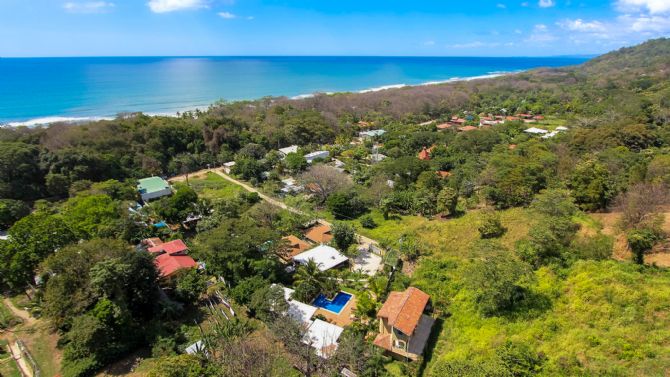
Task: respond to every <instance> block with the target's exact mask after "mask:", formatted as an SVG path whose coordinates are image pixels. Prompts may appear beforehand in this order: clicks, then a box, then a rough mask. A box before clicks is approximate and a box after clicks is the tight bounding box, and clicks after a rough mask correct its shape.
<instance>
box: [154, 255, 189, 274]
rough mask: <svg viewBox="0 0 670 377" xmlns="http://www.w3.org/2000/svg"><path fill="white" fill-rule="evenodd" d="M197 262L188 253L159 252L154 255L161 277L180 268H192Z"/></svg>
mask: <svg viewBox="0 0 670 377" xmlns="http://www.w3.org/2000/svg"><path fill="white" fill-rule="evenodd" d="M197 265H198V264H197V263H196V262H195V260H193V258H191V257H190V256H188V255H171V254H161V255H159V256H157V257H156V267H158V271H159V272H160V275H161V277H169V276H170V275H172V274H174V273H175V272H177V271H179V270H181V269H182V268H193V267H196V266H197Z"/></svg>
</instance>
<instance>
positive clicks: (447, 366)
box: [0, 39, 670, 377]
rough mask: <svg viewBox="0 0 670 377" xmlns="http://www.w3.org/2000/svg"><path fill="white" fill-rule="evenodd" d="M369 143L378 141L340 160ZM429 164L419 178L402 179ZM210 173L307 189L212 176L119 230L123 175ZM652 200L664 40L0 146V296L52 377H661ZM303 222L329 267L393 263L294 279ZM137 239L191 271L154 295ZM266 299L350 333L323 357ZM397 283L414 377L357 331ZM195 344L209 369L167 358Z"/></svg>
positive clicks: (126, 220) (662, 341)
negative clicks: (458, 122)
mask: <svg viewBox="0 0 670 377" xmlns="http://www.w3.org/2000/svg"><path fill="white" fill-rule="evenodd" d="M525 113H529V114H533V115H536V116H538V115H539V116H541V117H539V118H538V120H537V121H536V122H534V123H532V124H531V123H526V122H524V120H523V119H521V118H518V117H512V118H509V119H508V121H506V122H504V123H501V124H496V125H493V126H485V127H477V129H474V130H472V131H464V132H459V131H458V130H457V129H456V127H452V128H448V129H446V130H440V129H438V128H437V127H436V126H437V125H439V124H443V123H445V122H447V121H449V120H450V119H452V117H457V118H459V119H463V120H464V122H465V123H464V124H466V125H474V126H477V125H479V124H480V121H481V120H482V118H485V117H493V116H496V115H497V116H512V115H515V114H525ZM531 126H535V127H542V128H544V129H547V130H549V131H553V130H556V129H557V127H561V128H566V129H567V130H565V131H561V132H558V131H557V132H556V133H555V136H553V137H551V138H542V137H538V136H536V135H533V134H529V133H527V132H524V130H526V129H527V128H528V127H531ZM366 129H383V130H385V131H386V132H385V133H384V134H383V135H379V136H374V137H371V138H363V139H362V140H358V136H359V132H360V131H363V130H366ZM294 144H295V145H297V146H299V149H298V152H297V153H290V154H289V155H288V156H286V158H285V159H282V156H281V155H280V154H279V153H278V152H277V149H279V148H282V147H287V146H289V145H294ZM425 148H430V156H429V158H425V159H420V158H418V155H419V152H420V151H422V150H423V149H425ZM317 150H327V151H329V152H330V156H331V157H334V158H337V159H338V161H341V162H342V165H343V167H342V169H335V168H333V167H332V166H331V165H330V164H329V163H328V161H315V162H314V163H312V164H308V163H307V162H306V160H305V159H304V157H303V155H304V154H306V153H308V152H312V151H317ZM380 154H381V155H383V156H385V158H384V159H379V160H373V159H372V157H371V156H374V155H377V156H378V155H380ZM229 161H234V162H235V166H234V167H233V168H232V172H231V174H232V175H234V176H235V177H237V178H239V179H242V180H244V181H246V182H248V183H249V184H250V185H252V186H254V187H256V188H258V189H259V190H260V191H261V192H263V193H266V194H268V195H271V196H276V197H279V196H280V194H281V191H280V189H281V188H282V182H281V180H282V179H285V178H287V177H289V176H290V177H294V178H295V179H296V181H298V182H300V183H302V184H304V185H305V186H310V187H316V189H313V190H312V191H313V192H312V194H311V195H301V194H299V195H287V196H285V197H283V200H284V202H286V203H287V204H289V205H291V206H293V207H296V208H300V209H301V211H302V212H301V213H300V214H296V213H295V212H291V211H287V210H280V209H277V208H275V207H272V206H271V205H270V204H268V203H265V202H263V201H261V200H260V198H259V196H258V195H256V194H248V193H245V192H243V190H241V189H239V187H237V186H234V185H232V184H230V183H226V182H220V180H217V177H215V176H213V175H212V176H206V177H205V178H203V177H199V178H197V177H194V178H193V179H192V182H189V183H188V184H187V183H186V182H180V183H177V184H175V185H174V186H175V187H174V188H175V193H174V195H172V196H170V197H167V198H163V199H160V200H158V201H155V202H152V204H151V205H149V206H146V207H144V208H143V209H142V210H138V211H135V210H129V208H131V209H132V208H133V207H134V206H135V204H136V201H138V200H139V198H138V194H137V192H136V188H135V187H136V184H137V180H138V179H140V178H143V177H148V176H154V175H155V176H166V177H168V176H175V175H180V174H184V173H189V172H194V171H198V170H200V169H205V168H209V167H219V166H221V165H222V164H223V163H226V162H229ZM440 172H442V174H441V173H440ZM669 188H670V40H668V39H658V40H652V41H648V42H646V43H644V44H642V45H639V46H635V47H630V48H624V49H621V50H618V51H615V52H612V53H609V54H606V55H603V56H600V57H598V58H595V59H593V60H591V61H589V62H587V63H585V64H583V65H580V66H574V67H564V68H556V69H537V70H531V71H528V72H523V73H519V74H512V75H507V76H503V77H498V78H492V79H485V80H473V81H463V82H454V83H449V84H443V85H431V86H421V87H407V88H401V89H392V90H385V91H380V92H373V93H364V94H355V93H338V94H329V95H326V94H320V95H316V96H314V97H311V98H306V99H301V100H290V99H286V98H263V99H259V100H256V101H242V102H234V103H225V102H222V103H217V104H214V105H212V106H211V108H210V109H208V110H207V111H193V112H186V113H184V114H180V115H179V116H178V117H160V116H156V117H152V116H146V115H142V114H123V115H119V117H118V118H117V119H115V120H111V121H99V122H94V123H89V124H84V125H67V124H55V125H51V126H49V127H40V128H25V127H20V128H0V230H5V229H6V230H7V234H8V237H7V239H6V240H2V241H0V256H1V257H2V260H3V263H1V264H0V285H1V286H2V289H3V290H4V291H5V292H6V293H7V294H8V295H9V294H18V293H20V292H23V291H25V290H29V291H30V292H33V294H32V296H31V298H32V301H33V303H32V305H33V314H34V315H36V316H41V317H42V318H43V319H45V320H46V321H48V323H49V324H50V328H51V329H52V330H53V331H54V332H55V333H56V334H58V337H59V341H58V348H59V350H60V351H59V352H62V365H61V367H62V375H63V376H64V377H69V376H88V375H94V374H95V373H96V372H97V371H99V370H101V369H102V368H104V367H105V366H107V365H109V364H110V363H112V362H114V361H116V360H119V359H122V358H123V357H125V356H127V355H129V354H131V353H133V352H136V351H137V350H149V353H150V357H149V358H148V359H149V361H147V363H146V365H144V371H143V372H142V373H144V374H146V375H150V376H210V375H211V376H218V375H225V376H251V375H254V376H259V375H268V376H271V375H294V374H295V375H301V374H302V375H335V374H336V373H337V372H339V371H340V370H341V369H342V368H343V367H346V368H348V369H350V370H353V371H355V372H356V373H357V374H358V375H359V376H417V375H423V376H445V375H454V376H530V375H547V376H554V375H611V376H628V375H631V376H633V375H634V376H640V375H645V376H662V375H664V374H665V373H667V369H668V365H670V318H668V313H669V312H670V272H669V271H668V270H667V269H666V268H665V267H664V266H668V264H667V263H666V264H663V263H655V262H657V261H659V260H663V258H664V257H663V255H664V253H667V252H666V251H665V250H666V249H667V238H668V234H667V231H668V230H670V228H669V227H667V226H666V224H665V215H664V213H665V212H666V210H667V209H666V206H667V205H668V204H669V203H668V199H670V196H669V194H668V189H669ZM194 215H197V216H198V217H202V219H201V220H200V221H199V222H198V224H197V226H196V227H188V226H186V225H181V226H180V224H183V223H184V221H185V220H186V219H187V218H189V217H190V216H191V217H192V216H194ZM316 218H326V219H329V220H333V221H335V224H334V226H333V233H334V240H333V245H334V246H336V247H337V248H338V249H340V250H343V251H346V252H347V253H355V250H354V251H352V250H351V249H352V247H351V245H352V244H353V243H354V238H355V234H354V233H355V232H359V233H360V234H363V235H366V236H368V237H371V238H374V239H377V240H378V241H380V243H381V244H382V245H383V246H384V247H385V248H386V249H388V250H389V254H392V255H394V256H395V257H396V258H397V264H396V261H395V260H393V261H390V262H388V261H386V260H385V262H388V263H387V265H386V266H385V267H384V270H383V271H380V272H379V273H378V274H377V275H376V276H372V277H366V276H365V277H362V276H360V274H358V273H355V272H351V271H340V272H336V273H333V274H330V273H320V272H319V271H318V270H316V269H315V268H314V266H310V265H309V264H308V265H306V266H302V267H300V268H298V271H297V272H296V273H295V274H290V273H288V272H287V271H286V269H285V268H284V267H285V266H284V265H283V264H282V262H281V260H282V257H283V256H284V255H283V253H284V252H285V250H284V249H285V246H286V245H285V244H284V243H283V242H282V241H281V238H282V237H283V236H285V235H288V234H299V233H300V232H303V230H304V228H305V224H307V223H309V222H310V220H314V219H316ZM612 218H615V220H611V219H612ZM150 219H161V220H165V221H166V222H168V223H169V224H176V225H177V226H176V227H173V229H170V228H169V227H168V228H157V227H154V226H152V225H151V224H150V223H151V221H150ZM149 237H161V238H162V239H163V240H171V239H184V240H185V241H186V242H187V244H188V246H189V249H190V250H191V255H193V256H194V257H195V258H196V260H198V261H201V262H204V263H205V265H206V268H205V269H204V271H200V270H197V271H196V270H189V271H184V272H182V273H180V274H178V276H177V277H176V278H175V279H171V280H170V281H169V282H166V281H164V280H162V279H159V277H158V274H159V272H158V271H157V269H156V267H155V266H154V263H152V259H151V256H149V255H148V254H147V253H139V252H137V251H136V250H135V249H134V248H133V247H134V246H135V245H137V244H138V243H139V242H140V241H141V240H143V239H146V238H149ZM659 256H660V257H659ZM665 258H666V259H665V260H666V261H667V256H666V257H665ZM389 259H391V258H389ZM394 266H397V268H395V269H394V268H393V267H394ZM363 278H365V282H362V280H363ZM334 281H338V282H343V283H341V286H339V287H338V286H333V282H334ZM274 284H283V285H286V286H289V285H292V286H293V287H294V288H295V290H296V295H298V296H299V297H302V298H304V299H305V300H307V299H310V300H311V299H313V298H314V297H315V296H316V295H317V294H318V293H319V292H334V291H337V290H338V289H345V288H346V289H349V290H350V291H352V292H355V293H356V294H357V301H358V302H357V308H356V316H357V317H358V318H360V321H359V322H357V323H355V325H352V326H351V327H350V328H347V329H346V331H345V334H344V336H343V338H342V340H341V342H340V343H341V344H340V347H339V348H338V352H337V353H336V355H335V356H333V357H331V358H329V359H328V360H322V359H320V358H318V357H316V356H315V355H313V351H309V349H308V350H305V347H303V346H302V345H301V342H300V337H301V335H300V333H299V332H300V329H298V328H295V327H292V325H291V324H290V323H287V321H284V320H283V319H284V318H283V317H282V316H281V315H280V313H281V312H282V310H279V309H278V308H279V307H280V306H281V305H284V304H285V302H284V301H283V300H282V299H278V297H279V296H281V297H283V296H282V292H281V291H277V289H276V286H275V285H274ZM410 285H411V286H415V287H419V288H420V289H422V290H424V291H425V292H426V293H428V294H429V295H430V296H431V300H432V304H433V313H432V315H433V316H434V317H435V318H437V325H436V327H435V328H434V329H433V337H432V339H431V343H430V346H429V349H428V350H427V352H426V354H425V355H424V358H423V359H422V360H420V361H418V362H414V363H405V362H398V361H393V360H392V359H390V358H388V357H386V356H385V355H383V354H382V353H381V352H380V350H379V349H376V348H374V347H373V346H372V345H371V343H370V334H373V333H374V332H375V331H376V329H377V328H378V325H377V323H376V319H375V313H376V311H377V310H378V309H379V307H380V306H381V304H382V303H383V302H384V299H385V298H386V295H387V294H388V292H389V291H390V290H401V289H404V288H406V287H408V286H410ZM217 290H221V291H223V292H224V294H225V295H226V297H229V298H231V299H232V301H233V306H234V307H235V308H236V310H237V311H238V312H240V313H242V315H241V316H240V317H238V318H237V319H235V320H231V321H219V320H217V319H216V318H211V317H216V316H215V315H213V314H212V313H209V312H208V306H207V305H208V303H207V300H210V299H211V297H213V295H214V293H213V292H215V291H217ZM210 304H211V303H210ZM208 313H209V314H208ZM289 322H290V321H289ZM194 323H198V324H199V325H194ZM0 325H1V326H2V327H4V326H8V324H5V323H3V322H0ZM203 334H207V336H206V337H205V338H206V339H208V341H209V346H210V348H209V350H210V352H209V354H208V355H206V356H207V357H205V356H203V355H199V356H193V355H187V354H184V348H185V346H187V345H188V344H190V343H191V342H192V341H193V340H197V338H198V337H202V335H203ZM372 339H374V336H373V337H372ZM215 350H216V351H215ZM140 371H142V369H141V368H140Z"/></svg>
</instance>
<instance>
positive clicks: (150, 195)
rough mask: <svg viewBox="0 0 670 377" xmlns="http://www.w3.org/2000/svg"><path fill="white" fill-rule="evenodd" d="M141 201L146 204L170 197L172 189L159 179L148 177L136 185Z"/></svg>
mask: <svg viewBox="0 0 670 377" xmlns="http://www.w3.org/2000/svg"><path fill="white" fill-rule="evenodd" d="M137 191H139V193H140V196H141V197H142V200H144V201H145V202H148V201H149V200H152V199H158V198H161V197H163V196H168V195H172V187H170V184H169V183H168V182H167V181H166V180H164V179H163V178H161V177H149V178H142V179H140V181H139V183H138V185H137Z"/></svg>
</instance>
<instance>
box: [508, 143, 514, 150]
mask: <svg viewBox="0 0 670 377" xmlns="http://www.w3.org/2000/svg"><path fill="white" fill-rule="evenodd" d="M507 148H509V149H510V150H513V149H516V144H510V145H509V146H508V147H507Z"/></svg>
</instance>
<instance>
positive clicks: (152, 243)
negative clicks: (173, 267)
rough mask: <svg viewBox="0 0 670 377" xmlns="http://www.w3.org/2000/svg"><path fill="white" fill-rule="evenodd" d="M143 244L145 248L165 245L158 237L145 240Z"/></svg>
mask: <svg viewBox="0 0 670 377" xmlns="http://www.w3.org/2000/svg"><path fill="white" fill-rule="evenodd" d="M141 244H142V246H144V247H145V248H150V247H156V246H158V245H161V244H163V240H161V239H160V238H158V237H152V238H145V239H143V240H142V242H141Z"/></svg>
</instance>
